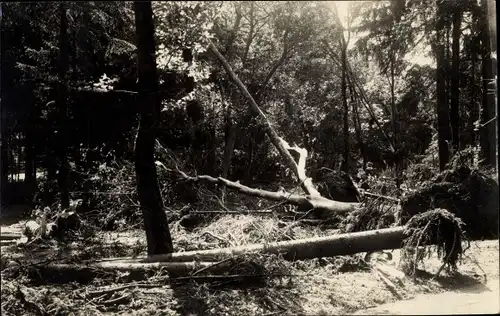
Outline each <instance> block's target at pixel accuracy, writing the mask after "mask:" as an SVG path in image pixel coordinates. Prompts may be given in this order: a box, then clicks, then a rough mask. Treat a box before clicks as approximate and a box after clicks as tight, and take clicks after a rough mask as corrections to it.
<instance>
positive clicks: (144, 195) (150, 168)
mask: <svg viewBox="0 0 500 316" xmlns="http://www.w3.org/2000/svg"><path fill="white" fill-rule="evenodd" d="M134 12H135V24H136V36H137V57H138V70H139V71H138V74H139V83H138V86H139V91H140V97H139V100H140V102H141V103H142V104H141V107H140V114H141V117H140V122H139V129H138V132H137V138H136V141H135V172H136V177H137V192H138V195H139V202H140V204H141V209H142V214H143V217H144V228H145V230H146V238H147V243H148V255H155V254H165V253H171V252H173V245H172V239H171V236H170V230H169V228H168V222H167V216H166V214H165V211H164V208H163V200H162V197H161V192H160V188H159V186H158V179H157V174H156V166H155V162H154V144H155V128H156V117H159V116H160V111H161V100H160V99H159V97H158V74H157V71H156V60H155V56H156V54H155V40H154V22H153V10H152V8H151V1H135V2H134Z"/></svg>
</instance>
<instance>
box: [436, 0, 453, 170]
mask: <svg viewBox="0 0 500 316" xmlns="http://www.w3.org/2000/svg"><path fill="white" fill-rule="evenodd" d="M437 6H438V12H437V18H438V21H437V24H436V33H437V44H436V60H437V65H436V98H437V100H436V107H437V116H438V147H439V168H440V170H444V169H445V168H446V164H448V161H449V159H450V158H449V149H448V142H449V141H450V136H451V135H450V134H451V133H450V119H449V109H448V102H447V101H448V98H447V91H446V78H447V75H446V71H447V67H446V58H445V46H444V44H443V43H444V35H445V30H444V26H445V25H444V24H445V23H444V14H445V12H444V10H443V5H442V4H441V2H440V1H439V0H437Z"/></svg>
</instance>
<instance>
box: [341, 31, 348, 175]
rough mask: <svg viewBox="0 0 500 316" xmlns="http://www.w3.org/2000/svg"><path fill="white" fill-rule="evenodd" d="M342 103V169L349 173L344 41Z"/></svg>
mask: <svg viewBox="0 0 500 316" xmlns="http://www.w3.org/2000/svg"><path fill="white" fill-rule="evenodd" d="M341 85H342V86H341V89H342V104H343V106H344V119H343V123H344V124H343V125H344V127H343V135H344V155H343V163H342V171H344V172H345V173H349V107H348V105H347V44H346V43H345V41H342V83H341Z"/></svg>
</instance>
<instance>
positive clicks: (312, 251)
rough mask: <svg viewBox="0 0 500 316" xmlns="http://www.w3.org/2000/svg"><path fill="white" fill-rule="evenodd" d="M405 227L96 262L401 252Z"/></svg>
mask: <svg viewBox="0 0 500 316" xmlns="http://www.w3.org/2000/svg"><path fill="white" fill-rule="evenodd" d="M405 228H406V227H405V226H399V227H393V228H385V229H379V230H370V231H364V232H356V233H347V234H339V235H331V236H325V237H313V238H306V239H298V240H291V241H280V242H274V243H269V244H250V245H244V246H238V247H229V248H220V249H210V250H195V251H186V252H176V253H171V254H166V255H155V256H150V257H141V258H110V259H103V260H102V261H100V262H98V263H99V266H102V264H105V265H107V266H109V267H111V266H113V264H115V263H117V264H120V265H121V264H125V263H135V264H136V263H152V262H189V261H194V260H197V261H218V260H223V259H226V258H231V257H235V256H241V255H246V254H252V253H260V254H279V255H282V256H283V258H284V259H286V260H290V261H293V260H304V259H312V258H318V257H333V256H339V255H350V254H355V253H360V252H373V251H381V250H386V249H398V248H401V245H402V242H403V240H404V237H405V234H404V231H405Z"/></svg>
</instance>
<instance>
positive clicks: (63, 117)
mask: <svg viewBox="0 0 500 316" xmlns="http://www.w3.org/2000/svg"><path fill="white" fill-rule="evenodd" d="M66 11H67V9H66V3H65V2H61V3H60V7H59V14H60V30H59V31H60V33H59V83H58V89H57V90H58V96H57V102H56V104H57V105H58V116H59V117H58V125H59V126H58V133H57V135H58V137H57V138H58V142H57V145H56V148H57V153H58V155H57V156H58V158H59V175H58V183H59V193H60V194H61V206H62V207H63V208H68V207H69V164H68V141H67V139H68V133H69V131H68V108H67V80H66V77H67V72H68V64H69V63H68V21H67V17H66Z"/></svg>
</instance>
